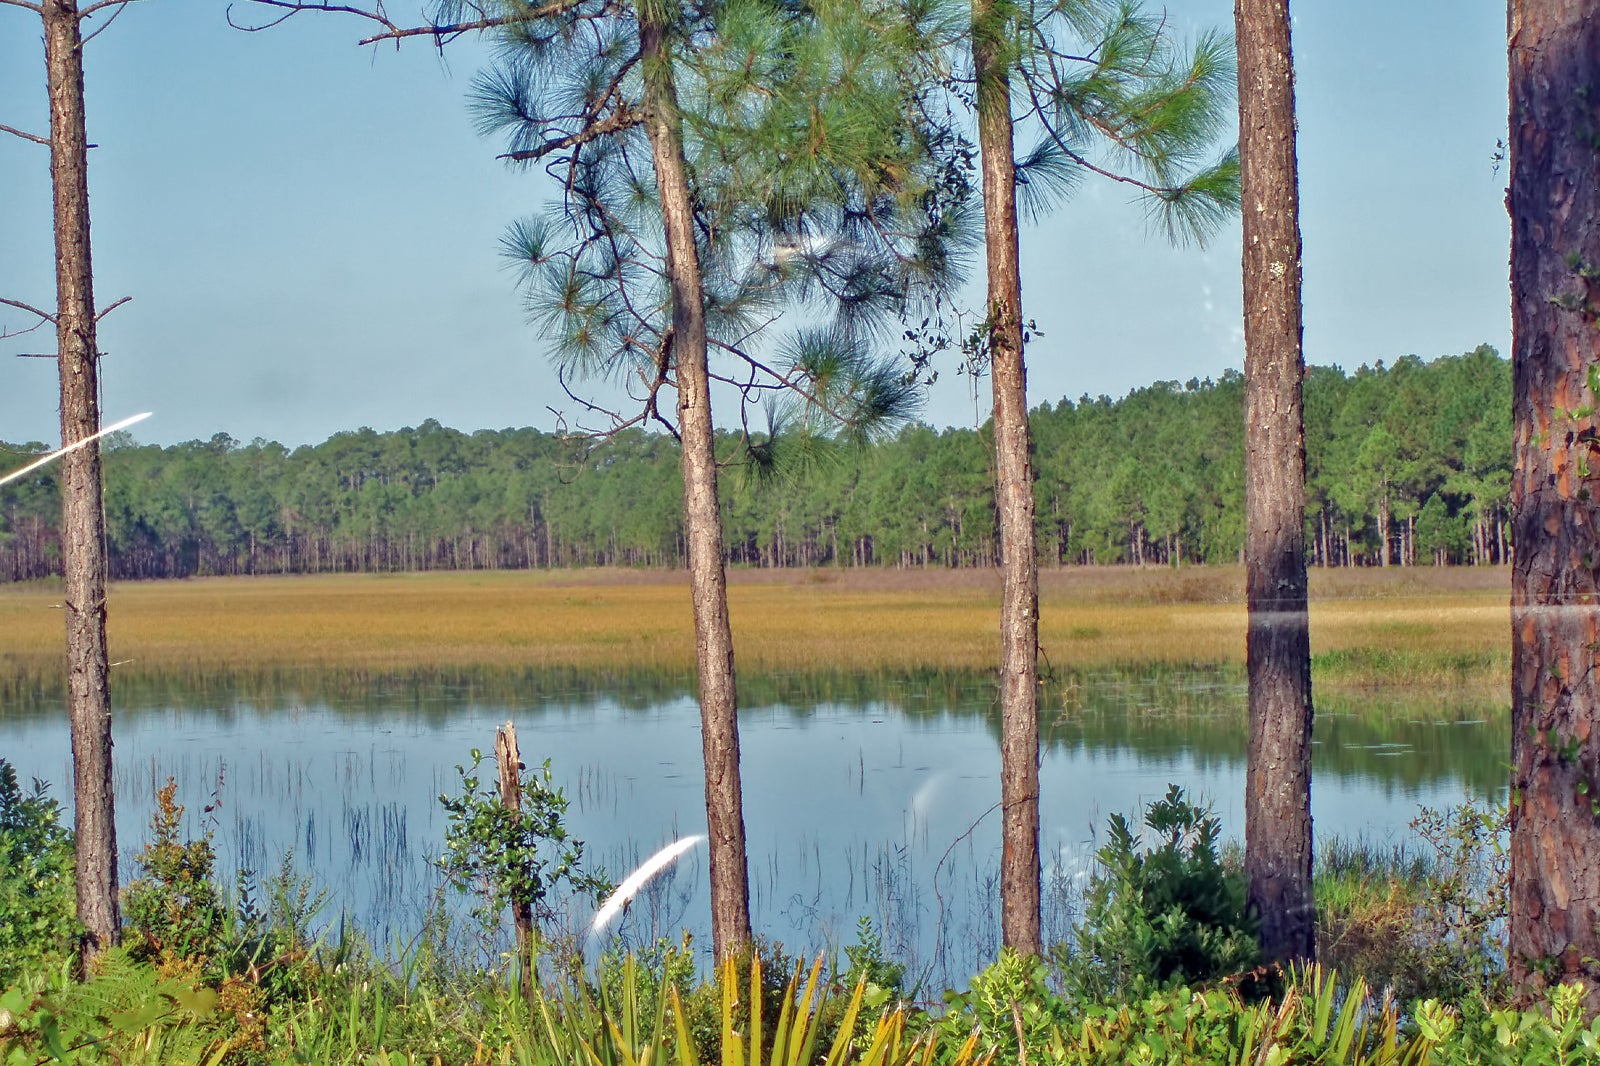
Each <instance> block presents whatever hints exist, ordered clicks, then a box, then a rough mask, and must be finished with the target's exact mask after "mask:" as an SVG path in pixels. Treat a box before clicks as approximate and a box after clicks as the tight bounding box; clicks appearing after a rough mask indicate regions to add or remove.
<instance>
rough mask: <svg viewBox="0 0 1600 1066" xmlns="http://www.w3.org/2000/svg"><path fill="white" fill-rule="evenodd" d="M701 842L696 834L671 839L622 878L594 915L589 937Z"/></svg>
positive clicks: (594, 934)
mask: <svg viewBox="0 0 1600 1066" xmlns="http://www.w3.org/2000/svg"><path fill="white" fill-rule="evenodd" d="M704 839H705V836H704V835H703V834H700V833H696V834H695V835H693V836H687V837H684V838H683V839H682V840H674V841H673V842H672V843H670V844H668V845H667V846H666V847H664V848H662V849H661V850H660V851H658V852H656V853H655V854H654V855H652V856H650V857H649V858H648V859H646V860H645V861H644V862H643V863H641V864H640V865H639V868H638V869H637V870H635V871H633V873H631V874H629V875H628V876H627V877H625V878H623V879H622V884H620V885H618V886H617V888H616V891H615V892H612V893H611V895H609V896H607V897H606V901H605V903H603V904H602V905H601V907H600V909H599V910H598V911H596V912H595V915H594V924H593V925H591V926H589V935H590V936H599V935H600V934H601V933H602V932H603V931H604V930H605V927H606V926H608V925H610V924H611V920H612V919H613V918H615V917H616V916H617V915H619V914H621V913H622V908H624V907H626V906H627V905H628V904H629V903H631V902H633V897H635V896H637V895H638V894H639V891H640V890H641V889H643V888H644V886H645V884H646V883H647V882H649V880H650V879H651V878H652V877H654V876H655V875H656V874H658V873H660V872H661V871H662V870H665V869H666V868H667V867H669V866H671V865H672V864H673V863H675V862H677V861H678V859H679V857H680V856H682V855H683V853H684V852H686V851H688V850H689V849H690V848H692V847H694V846H695V845H696V844H698V843H700V842H701V841H702V840H704Z"/></svg>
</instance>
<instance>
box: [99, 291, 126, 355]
mask: <svg viewBox="0 0 1600 1066" xmlns="http://www.w3.org/2000/svg"><path fill="white" fill-rule="evenodd" d="M131 299H133V297H132V296H124V297H123V298H122V299H120V300H117V301H115V302H114V303H112V304H111V305H110V306H108V307H106V308H104V309H102V310H101V311H100V313H99V314H97V315H95V316H94V320H95V321H96V322H98V321H100V320H101V319H102V318H104V317H106V316H107V315H109V314H110V313H111V312H113V311H115V310H116V309H117V308H119V307H121V306H122V305H123V304H125V303H127V302H128V301H129V300H131ZM101 354H102V355H103V354H105V353H103V352H102V353H101Z"/></svg>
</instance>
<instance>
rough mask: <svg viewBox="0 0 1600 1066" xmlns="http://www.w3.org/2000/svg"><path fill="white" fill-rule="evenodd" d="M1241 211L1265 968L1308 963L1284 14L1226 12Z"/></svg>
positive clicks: (1299, 493) (1248, 867)
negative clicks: (1235, 83)
mask: <svg viewBox="0 0 1600 1066" xmlns="http://www.w3.org/2000/svg"><path fill="white" fill-rule="evenodd" d="M1234 19H1235V22H1236V28H1237V36H1238V41H1239V156H1240V163H1241V166H1242V175H1241V178H1242V189H1241V192H1242V196H1243V206H1244V211H1243V213H1244V310H1245V452H1246V457H1245V466H1246V473H1245V582H1246V585H1245V598H1246V609H1247V612H1248V616H1249V618H1248V633H1247V636H1246V638H1245V640H1246V644H1245V655H1246V660H1247V670H1248V674H1249V685H1250V754H1249V767H1248V769H1247V771H1246V783H1245V873H1246V877H1247V878H1248V881H1249V898H1250V905H1251V906H1252V907H1253V908H1254V909H1255V910H1256V911H1257V913H1258V914H1259V915H1260V918H1261V950H1262V955H1263V957H1264V958H1266V959H1268V960H1272V961H1287V960H1291V959H1309V958H1311V957H1312V956H1313V954H1314V952H1315V939H1314V933H1315V919H1316V912H1315V908H1314V907H1313V904H1312V895H1311V647H1310V631H1309V628H1308V626H1307V613H1306V558H1305V468H1306V463H1305V426H1304V415H1303V407H1302V403H1301V385H1302V382H1303V379H1304V377H1305V362H1304V357H1303V355H1302V352H1301V321H1300V218H1299V210H1300V207H1299V193H1298V185H1297V183H1298V169H1297V163H1296V159H1295V125H1294V62H1293V58H1292V53H1291V50H1290V44H1289V4H1288V0H1237V3H1236V6H1235V8H1234Z"/></svg>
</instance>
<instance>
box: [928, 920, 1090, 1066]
mask: <svg viewBox="0 0 1600 1066" xmlns="http://www.w3.org/2000/svg"><path fill="white" fill-rule="evenodd" d="M945 1002H946V1004H947V1009H946V1011H945V1013H944V1016H943V1017H942V1018H940V1019H939V1021H938V1023H937V1026H936V1029H937V1032H938V1033H939V1034H940V1036H941V1037H942V1043H943V1045H944V1046H945V1047H946V1048H956V1047H960V1046H961V1045H962V1043H963V1042H964V1041H965V1039H966V1037H967V1036H968V1035H969V1034H971V1033H974V1032H976V1033H977V1034H978V1048H979V1050H980V1051H981V1052H982V1053H983V1054H984V1055H986V1056H988V1057H989V1058H991V1059H992V1060H993V1061H994V1062H997V1063H1013V1062H1022V1061H1026V1062H1041V1061H1045V1062H1048V1061H1050V1058H1051V1056H1052V1054H1053V1051H1052V1048H1054V1050H1055V1051H1059V1045H1060V1030H1061V1027H1062V1026H1063V1025H1064V1024H1066V1022H1067V1021H1068V1019H1069V1018H1070V1017H1072V1016H1073V1015H1074V1014H1076V1013H1078V1011H1079V1009H1078V1008H1077V1007H1074V1006H1072V1005H1070V1004H1068V1003H1067V1002H1066V1001H1064V1000H1063V999H1061V997H1060V996H1058V995H1057V994H1056V993H1055V992H1054V991H1053V990H1052V989H1051V988H1050V985H1049V974H1048V970H1047V968H1046V966H1045V964H1044V962H1043V961H1042V960H1040V959H1038V958H1034V957H1030V956H1027V955H1019V954H1017V953H1016V952H1015V951H1012V950H1011V949H1010V948H1004V949H1002V950H1001V952H1000V958H999V959H998V960H996V961H995V962H994V964H993V965H991V966H989V967H988V968H987V969H985V970H984V971H983V972H982V973H980V974H978V975H977V976H975V977H973V979H972V981H971V982H970V983H969V985H968V987H967V991H965V992H947V993H946V994H945Z"/></svg>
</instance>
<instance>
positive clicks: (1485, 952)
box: [1411, 802, 1511, 999]
mask: <svg viewBox="0 0 1600 1066" xmlns="http://www.w3.org/2000/svg"><path fill="white" fill-rule="evenodd" d="M1510 817H1511V816H1510V810H1509V809H1508V808H1507V806H1506V805H1505V804H1504V803H1497V804H1481V805H1480V804H1475V803H1470V802H1469V803H1461V804H1458V805H1457V806H1454V807H1446V808H1445V809H1444V810H1434V809H1432V808H1429V807H1424V808H1422V810H1421V811H1420V812H1418V814H1417V817H1416V818H1415V819H1413V820H1412V822H1411V828H1412V830H1413V831H1414V832H1415V833H1416V834H1417V835H1418V836H1420V837H1421V838H1422V840H1423V841H1424V843H1426V844H1427V845H1428V847H1429V848H1430V849H1431V850H1432V852H1433V854H1432V856H1431V859H1432V870H1431V872H1430V876H1429V878H1428V894H1427V899H1426V901H1425V905H1424V906H1423V907H1422V908H1420V909H1419V911H1418V916H1417V929H1416V934H1415V935H1416V936H1417V937H1418V939H1419V940H1421V942H1422V943H1423V944H1425V945H1426V952H1427V956H1428V968H1429V971H1430V972H1429V982H1430V986H1429V988H1428V989H1427V992H1428V994H1429V995H1433V996H1438V997H1442V998H1449V999H1460V998H1464V997H1466V996H1469V995H1477V996H1484V997H1494V996H1497V995H1498V994H1500V993H1501V992H1503V991H1504V990H1505V989H1504V984H1505V972H1506V965H1505V964H1506V959H1505V940H1504V933H1505V920H1506V916H1507V915H1508V914H1509V913H1510V888H1509V885H1510V877H1511V859H1510V853H1509V851H1508V850H1507V849H1508V838H1509V836H1510V831H1511V830H1510V825H1511V823H1510Z"/></svg>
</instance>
